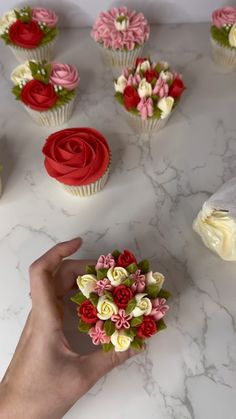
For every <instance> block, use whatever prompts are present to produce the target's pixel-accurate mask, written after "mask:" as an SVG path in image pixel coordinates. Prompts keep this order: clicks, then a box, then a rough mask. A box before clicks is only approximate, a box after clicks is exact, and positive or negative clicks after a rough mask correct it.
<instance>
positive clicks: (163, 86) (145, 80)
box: [114, 58, 185, 120]
mask: <svg viewBox="0 0 236 419" xmlns="http://www.w3.org/2000/svg"><path fill="white" fill-rule="evenodd" d="M114 88H115V92H116V93H115V97H116V99H117V100H118V101H119V102H120V103H121V104H122V105H123V106H124V107H125V108H126V110H127V111H129V112H132V113H133V114H135V115H138V116H140V117H141V118H142V119H144V120H145V119H147V118H161V119H165V118H167V117H168V116H169V114H170V112H171V111H172V109H173V107H174V106H175V105H176V103H177V102H178V100H179V99H180V97H181V95H182V93H183V91H184V89H185V86H184V83H183V80H182V77H181V75H180V74H178V73H176V72H173V71H171V70H170V68H169V64H168V63H167V62H164V61H162V62H158V63H153V62H152V61H151V60H150V59H148V58H138V59H137V60H136V64H135V66H134V68H125V69H123V70H122V74H121V76H120V77H118V78H117V79H116V80H115V82H114Z"/></svg>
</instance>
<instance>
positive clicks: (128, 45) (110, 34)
mask: <svg viewBox="0 0 236 419" xmlns="http://www.w3.org/2000/svg"><path fill="white" fill-rule="evenodd" d="M149 33H150V27H149V25H148V22H147V20H146V18H145V16H144V15H143V13H140V12H139V13H138V12H136V11H135V10H129V9H127V7H115V8H113V9H110V10H108V11H106V12H102V13H100V14H99V16H98V18H97V20H96V22H95V24H94V26H93V29H92V32H91V36H92V38H93V39H94V40H95V41H96V43H97V45H98V46H99V47H100V51H101V53H102V57H103V59H104V61H105V63H106V64H108V65H109V66H111V67H113V68H115V67H118V68H119V67H121V68H123V67H128V66H132V65H134V63H135V60H136V58H137V57H138V56H139V55H140V54H141V52H142V49H143V45H144V44H145V42H146V41H147V40H148V38H149Z"/></svg>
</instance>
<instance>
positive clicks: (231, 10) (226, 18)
mask: <svg viewBox="0 0 236 419" xmlns="http://www.w3.org/2000/svg"><path fill="white" fill-rule="evenodd" d="M212 22H213V25H215V26H216V27H217V28H218V29H221V28H222V27H223V26H224V25H233V24H234V23H236V7H230V6H228V7H222V8H221V9H217V10H215V11H214V12H213V13H212Z"/></svg>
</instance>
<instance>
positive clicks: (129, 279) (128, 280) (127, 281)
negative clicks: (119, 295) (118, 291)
mask: <svg viewBox="0 0 236 419" xmlns="http://www.w3.org/2000/svg"><path fill="white" fill-rule="evenodd" d="M133 283H134V279H132V278H126V279H125V280H124V281H123V282H122V285H126V287H131V286H132V285H133Z"/></svg>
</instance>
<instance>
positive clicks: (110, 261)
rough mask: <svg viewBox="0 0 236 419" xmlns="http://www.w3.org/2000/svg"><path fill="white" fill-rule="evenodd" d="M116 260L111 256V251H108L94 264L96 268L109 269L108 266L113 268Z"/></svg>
mask: <svg viewBox="0 0 236 419" xmlns="http://www.w3.org/2000/svg"><path fill="white" fill-rule="evenodd" d="M115 264H116V262H115V259H114V257H113V256H112V254H111V253H108V255H107V256H104V255H101V256H99V258H98V261H97V264H96V266H95V268H96V269H102V268H105V269H109V268H113V266H115Z"/></svg>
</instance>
